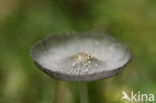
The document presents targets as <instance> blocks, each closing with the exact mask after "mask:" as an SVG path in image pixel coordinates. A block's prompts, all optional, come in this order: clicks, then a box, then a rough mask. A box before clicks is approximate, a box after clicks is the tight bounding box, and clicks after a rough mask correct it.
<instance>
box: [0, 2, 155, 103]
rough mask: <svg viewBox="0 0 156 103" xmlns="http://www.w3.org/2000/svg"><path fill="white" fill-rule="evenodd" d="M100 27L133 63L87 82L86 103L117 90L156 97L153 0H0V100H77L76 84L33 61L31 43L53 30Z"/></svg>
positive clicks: (111, 99) (103, 101) (115, 96)
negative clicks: (129, 53)
mask: <svg viewBox="0 0 156 103" xmlns="http://www.w3.org/2000/svg"><path fill="white" fill-rule="evenodd" d="M70 31H94V32H105V33H107V34H109V35H112V36H114V37H116V38H117V39H118V40H120V41H122V42H124V43H126V44H127V45H128V46H129V48H130V49H131V50H132V53H133V60H132V62H131V63H130V64H129V65H128V66H127V67H126V68H125V69H124V71H122V72H121V73H120V74H119V75H117V76H115V77H113V78H110V79H105V80H99V81H95V82H89V83H88V92H89V99H90V100H89V101H90V103H129V102H126V101H121V97H122V91H123V90H125V91H127V92H128V93H130V91H132V90H133V91H134V92H138V91H140V92H141V93H153V94H155V96H156V0H130V1H129V0H0V53H1V55H0V103H79V102H80V101H79V91H78V83H71V82H63V81H62V82H61V81H57V80H55V79H52V78H50V77H49V76H47V75H46V74H44V73H42V72H41V71H39V70H38V69H37V67H36V66H35V65H34V64H33V62H32V60H31V58H30V56H29V51H30V47H31V46H32V45H33V44H34V43H35V42H36V41H37V40H40V39H43V38H44V37H45V36H46V35H48V34H51V33H58V32H70Z"/></svg>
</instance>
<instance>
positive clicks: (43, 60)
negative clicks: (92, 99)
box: [30, 32, 131, 103]
mask: <svg viewBox="0 0 156 103" xmlns="http://www.w3.org/2000/svg"><path fill="white" fill-rule="evenodd" d="M30 54H31V57H32V60H33V61H34V63H35V64H36V65H37V66H38V68H39V69H40V70H42V71H43V72H45V73H46V74H48V75H49V76H51V77H53V78H55V79H58V80H64V81H79V82H80V83H81V84H80V86H81V87H80V89H81V90H80V91H81V92H85V91H86V84H85V82H87V81H94V80H100V79H104V78H109V77H112V76H114V75H116V74H118V73H119V72H120V71H121V70H122V69H123V67H124V66H125V65H126V64H127V63H128V62H129V61H130V60H131V52H130V50H129V49H128V48H127V46H126V45H125V44H122V43H121V42H119V41H117V40H116V39H114V38H113V37H111V36H109V35H105V34H104V33H95V32H71V33H60V34H57V35H51V36H48V37H46V38H45V39H44V40H41V41H39V42H37V43H36V44H35V45H34V46H33V47H32V48H31V52H30ZM81 95H83V96H81V101H82V103H85V102H87V96H86V95H87V93H81Z"/></svg>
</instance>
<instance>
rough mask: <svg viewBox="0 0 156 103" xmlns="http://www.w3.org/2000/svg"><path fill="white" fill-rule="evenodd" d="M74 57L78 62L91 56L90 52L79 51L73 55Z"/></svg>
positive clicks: (85, 60) (89, 58)
mask: <svg viewBox="0 0 156 103" xmlns="http://www.w3.org/2000/svg"><path fill="white" fill-rule="evenodd" d="M74 59H75V60H76V61H79V62H87V61H89V60H91V59H92V56H91V55H90V54H87V53H84V52H80V53H77V54H76V55H74Z"/></svg>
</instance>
